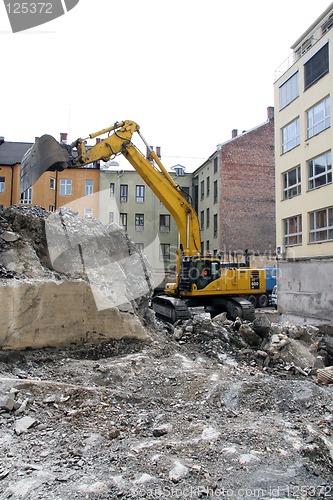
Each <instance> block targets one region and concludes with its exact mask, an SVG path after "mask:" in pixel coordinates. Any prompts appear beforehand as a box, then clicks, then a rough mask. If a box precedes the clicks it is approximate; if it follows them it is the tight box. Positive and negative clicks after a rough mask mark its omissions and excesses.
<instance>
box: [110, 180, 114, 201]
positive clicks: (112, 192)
mask: <svg viewBox="0 0 333 500" xmlns="http://www.w3.org/2000/svg"><path fill="white" fill-rule="evenodd" d="M110 198H114V182H110Z"/></svg>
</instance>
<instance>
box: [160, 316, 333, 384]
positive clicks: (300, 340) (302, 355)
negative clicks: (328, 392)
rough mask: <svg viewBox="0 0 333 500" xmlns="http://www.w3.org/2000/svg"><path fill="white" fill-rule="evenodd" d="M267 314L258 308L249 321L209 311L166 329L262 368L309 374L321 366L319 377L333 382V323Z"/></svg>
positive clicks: (177, 337) (179, 338) (216, 353)
mask: <svg viewBox="0 0 333 500" xmlns="http://www.w3.org/2000/svg"><path fill="white" fill-rule="evenodd" d="M274 315H276V314H275V313H272V316H274ZM269 316H270V313H269V312H268V313H267V312H264V313H260V312H257V317H256V319H255V320H254V321H253V322H252V323H249V322H246V321H245V322H244V321H242V320H241V319H239V318H238V319H237V320H236V321H231V320H229V319H227V317H226V313H222V314H220V315H218V316H215V317H214V318H213V319H212V318H211V316H210V314H209V313H202V314H196V315H194V316H193V317H192V318H191V319H189V320H187V321H183V322H180V323H179V324H178V325H177V324H175V325H174V326H171V325H169V326H168V329H169V330H172V335H173V338H174V339H175V340H177V341H179V342H180V343H181V344H182V343H186V342H193V339H194V338H196V339H197V341H198V342H201V343H202V344H203V346H204V344H205V343H208V346H209V347H208V352H209V353H210V355H213V356H215V357H216V358H217V359H219V356H220V355H221V356H222V358H223V356H224V355H225V352H226V350H228V351H229V352H230V353H232V354H233V355H234V356H236V357H238V358H242V357H243V358H246V359H247V361H248V362H249V363H252V364H253V365H255V366H259V367H260V368H261V369H263V370H265V371H269V370H277V369H283V370H286V371H292V372H298V373H301V374H303V375H305V376H308V375H316V374H317V371H318V370H320V373H322V374H323V375H325V373H326V380H324V378H323V377H321V381H323V382H324V383H325V382H326V383H327V384H329V383H331V382H333V376H332V375H331V376H330V373H331V371H332V370H333V327H330V326H329V325H323V326H322V327H316V326H312V325H293V324H291V323H290V322H285V323H275V322H274V321H271V320H270V318H269ZM273 319H274V318H273ZM214 339H215V343H216V345H218V346H219V348H217V350H216V351H214V349H213V350H212V345H213V343H214ZM221 349H222V350H221ZM219 350H220V351H221V352H220V354H219Z"/></svg>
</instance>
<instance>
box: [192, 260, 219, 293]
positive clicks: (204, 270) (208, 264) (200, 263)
mask: <svg viewBox="0 0 333 500" xmlns="http://www.w3.org/2000/svg"><path fill="white" fill-rule="evenodd" d="M191 274H192V279H193V282H194V283H196V285H197V288H198V289H199V290H201V289H202V288H205V287H206V286H207V285H208V284H209V283H211V282H212V281H214V280H216V279H217V278H219V277H220V263H219V261H211V260H206V259H200V260H197V261H196V262H195V267H194V268H193V269H192V273H191Z"/></svg>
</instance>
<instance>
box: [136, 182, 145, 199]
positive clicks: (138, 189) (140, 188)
mask: <svg viewBox="0 0 333 500" xmlns="http://www.w3.org/2000/svg"><path fill="white" fill-rule="evenodd" d="M140 193H141V194H140ZM135 201H136V203H144V201H145V185H144V184H137V185H136V186H135Z"/></svg>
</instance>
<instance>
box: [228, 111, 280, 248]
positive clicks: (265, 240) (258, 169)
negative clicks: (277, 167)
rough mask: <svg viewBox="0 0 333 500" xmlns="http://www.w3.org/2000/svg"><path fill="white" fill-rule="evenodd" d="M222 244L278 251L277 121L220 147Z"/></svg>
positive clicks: (230, 246) (269, 122)
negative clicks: (276, 237)
mask: <svg viewBox="0 0 333 500" xmlns="http://www.w3.org/2000/svg"><path fill="white" fill-rule="evenodd" d="M219 154H220V175H221V196H220V199H221V203H220V235H221V241H220V248H224V249H226V250H238V251H244V250H245V249H246V248H247V249H249V251H250V252H254V253H266V254H267V253H274V252H275V190H274V121H273V120H272V119H271V120H269V121H267V123H264V124H263V125H261V126H259V127H256V128H255V129H252V130H250V131H249V132H246V133H243V134H241V135H239V136H237V137H234V138H233V139H232V140H231V141H229V142H227V143H225V144H223V145H222V147H221V150H220V153H219Z"/></svg>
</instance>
